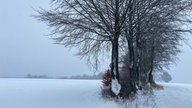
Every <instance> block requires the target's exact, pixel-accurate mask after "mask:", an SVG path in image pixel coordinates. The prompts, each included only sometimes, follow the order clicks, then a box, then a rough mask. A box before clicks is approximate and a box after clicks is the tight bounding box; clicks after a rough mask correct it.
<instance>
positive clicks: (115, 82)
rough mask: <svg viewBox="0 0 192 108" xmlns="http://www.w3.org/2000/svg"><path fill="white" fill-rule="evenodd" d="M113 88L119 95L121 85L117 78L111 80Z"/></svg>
mask: <svg viewBox="0 0 192 108" xmlns="http://www.w3.org/2000/svg"><path fill="white" fill-rule="evenodd" d="M111 89H112V91H113V93H115V94H116V95H118V94H119V93H120V90H121V85H120V84H119V83H118V81H117V79H116V78H115V79H112V81H111Z"/></svg>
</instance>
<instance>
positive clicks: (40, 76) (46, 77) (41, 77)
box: [25, 72, 103, 79]
mask: <svg viewBox="0 0 192 108" xmlns="http://www.w3.org/2000/svg"><path fill="white" fill-rule="evenodd" d="M102 77H103V73H102V72H100V73H98V74H97V75H87V74H84V75H76V76H71V77H66V76H63V77H57V78H54V77H49V76H47V75H32V74H27V75H26V77H25V78H37V79H38V78H39V79H102Z"/></svg>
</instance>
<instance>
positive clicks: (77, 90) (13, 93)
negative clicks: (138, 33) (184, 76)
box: [0, 79, 192, 108]
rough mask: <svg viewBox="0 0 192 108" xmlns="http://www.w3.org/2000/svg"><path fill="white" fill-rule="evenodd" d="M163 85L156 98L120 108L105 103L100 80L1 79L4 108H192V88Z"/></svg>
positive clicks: (1, 105)
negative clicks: (138, 107)
mask: <svg viewBox="0 0 192 108" xmlns="http://www.w3.org/2000/svg"><path fill="white" fill-rule="evenodd" d="M163 85H164V86H165V87H164V90H157V91H155V92H154V95H152V96H141V97H139V98H137V99H136V101H134V102H129V103H126V104H125V103H121V104H120V103H117V102H114V101H106V100H103V99H101V97H100V95H99V91H100V87H101V81H99V80H62V79H55V80H52V79H0V108H135V107H136V106H135V105H137V106H139V104H138V103H142V104H141V105H142V106H141V107H140V108H150V107H149V106H154V107H155V108H192V85H184V84H163ZM135 103H137V104H135Z"/></svg>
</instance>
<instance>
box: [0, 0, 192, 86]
mask: <svg viewBox="0 0 192 108" xmlns="http://www.w3.org/2000/svg"><path fill="white" fill-rule="evenodd" d="M49 3H50V0H0V77H19V76H21V77H23V76H26V75H27V74H28V73H30V74H34V75H41V74H46V75H48V76H53V77H59V76H71V75H80V74H81V75H82V74H85V73H86V74H94V72H93V71H91V70H90V69H88V66H87V64H86V61H85V60H80V58H79V57H77V56H74V54H75V50H69V49H67V48H65V47H64V46H62V45H56V44H53V41H52V40H50V39H49V38H48V37H46V36H45V35H46V34H49V29H48V27H47V26H46V25H45V24H44V23H41V22H39V21H37V20H36V19H35V18H33V17H31V15H32V14H34V13H35V12H34V10H33V9H32V8H36V9H37V8H38V7H44V8H49ZM191 40H192V39H191ZM191 42H192V41H191ZM182 49H183V53H181V54H180V56H179V59H180V60H179V61H178V63H177V65H176V66H172V67H171V70H170V71H169V72H170V73H171V75H172V77H173V81H172V82H181V83H192V49H190V48H189V47H187V46H186V45H184V46H183V47H182ZM103 67H104V68H103V69H101V70H105V69H106V68H107V65H106V66H103Z"/></svg>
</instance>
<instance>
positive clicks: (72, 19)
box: [36, 0, 192, 97]
mask: <svg viewBox="0 0 192 108" xmlns="http://www.w3.org/2000/svg"><path fill="white" fill-rule="evenodd" d="M52 4H53V9H51V10H43V9H42V10H39V11H38V13H39V15H38V16H36V17H37V18H38V19H39V20H41V21H44V22H46V23H47V24H48V25H49V26H50V27H51V28H52V35H51V36H52V38H53V39H54V40H56V43H58V44H62V45H65V46H67V47H78V49H79V52H78V55H80V56H82V57H87V58H88V60H92V59H95V60H96V64H94V66H95V67H97V62H98V58H99V56H100V55H101V54H103V53H106V52H111V64H112V67H111V75H112V84H111V88H110V89H111V90H112V91H113V92H114V93H115V94H116V95H120V96H123V97H129V95H130V94H131V93H132V92H134V93H136V91H137V90H138V89H139V88H140V87H141V83H142V82H143V80H142V79H144V80H145V81H146V82H150V83H151V84H152V83H155V82H154V80H153V72H154V71H156V70H158V69H159V70H160V69H162V68H163V67H164V66H166V65H167V64H169V63H170V61H172V60H173V59H174V56H176V55H177V53H178V52H179V49H178V47H177V46H178V45H179V44H178V42H179V41H180V40H182V39H183V37H182V35H181V33H182V32H191V30H185V29H183V28H180V27H179V24H180V23H190V22H191V21H190V20H188V19H185V18H184V17H181V16H182V15H183V13H185V12H187V11H188V10H189V9H190V7H191V6H192V2H191V1H187V0H70V1H69V0H52ZM120 49H126V50H127V52H128V53H127V52H126V53H127V57H126V60H125V61H126V63H127V64H126V65H127V66H128V70H127V71H128V76H129V79H127V80H126V82H123V81H121V80H120V75H119V74H120V73H119V57H120V54H121V53H119V50H120ZM113 81H114V82H115V81H116V82H117V83H116V86H118V85H119V84H120V85H121V87H119V88H117V89H116V90H113V88H115V87H113V86H115V83H113ZM120 89H121V90H120Z"/></svg>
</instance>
